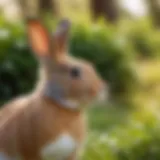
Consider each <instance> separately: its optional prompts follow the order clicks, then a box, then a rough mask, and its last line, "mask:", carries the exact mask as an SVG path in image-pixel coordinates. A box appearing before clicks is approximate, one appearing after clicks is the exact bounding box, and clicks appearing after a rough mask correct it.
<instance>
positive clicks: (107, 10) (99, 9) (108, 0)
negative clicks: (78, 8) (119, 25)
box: [91, 0, 119, 23]
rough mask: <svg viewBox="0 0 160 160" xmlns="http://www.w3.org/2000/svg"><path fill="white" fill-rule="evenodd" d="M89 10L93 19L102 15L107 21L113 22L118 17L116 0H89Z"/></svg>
mask: <svg viewBox="0 0 160 160" xmlns="http://www.w3.org/2000/svg"><path fill="white" fill-rule="evenodd" d="M91 11H92V15H93V18H94V19H98V18H99V17H101V16H102V17H104V18H105V19H106V20H107V21H109V22H111V23H115V22H116V21H117V20H118V18H119V11H118V5H117V3H116V0H91Z"/></svg>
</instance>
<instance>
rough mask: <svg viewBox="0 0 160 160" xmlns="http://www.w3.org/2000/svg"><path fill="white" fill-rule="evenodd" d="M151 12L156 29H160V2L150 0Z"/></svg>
mask: <svg viewBox="0 0 160 160" xmlns="http://www.w3.org/2000/svg"><path fill="white" fill-rule="evenodd" d="M148 2H149V10H150V13H151V15H152V18H153V22H154V24H155V26H156V27H160V1H159V0H148Z"/></svg>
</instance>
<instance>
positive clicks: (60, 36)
mask: <svg viewBox="0 0 160 160" xmlns="http://www.w3.org/2000/svg"><path fill="white" fill-rule="evenodd" d="M70 26H71V24H70V22H69V21H68V20H62V21H61V22H60V23H59V24H58V27H57V30H56V32H55V33H54V34H53V51H54V53H55V54H61V53H66V52H67V49H68V38H69V31H70Z"/></svg>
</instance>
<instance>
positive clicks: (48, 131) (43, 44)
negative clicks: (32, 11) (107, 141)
mask: <svg viewBox="0 0 160 160" xmlns="http://www.w3.org/2000/svg"><path fill="white" fill-rule="evenodd" d="M26 28H27V29H26V30H27V36H28V40H29V44H30V47H31V48H32V50H33V53H35V54H34V55H35V57H36V58H37V60H38V61H39V64H40V66H39V68H40V74H39V76H40V77H39V80H38V83H37V85H36V87H35V89H34V91H32V93H29V94H27V95H24V96H21V97H18V98H15V99H14V100H11V101H10V102H8V103H7V104H5V105H4V106H3V107H2V109H1V111H0V160H49V159H55V160H76V159H77V158H78V157H79V151H80V149H81V148H82V146H83V144H84V142H85V138H86V136H87V128H88V127H87V121H86V116H85V109H86V108H87V106H89V105H90V104H91V103H93V102H94V101H95V99H97V100H98V99H101V100H102V99H105V95H106V92H107V90H106V83H105V82H104V81H103V80H102V78H100V76H99V75H98V73H97V72H96V71H95V69H94V67H93V65H92V64H91V63H89V62H87V61H85V60H82V59H79V58H74V57H72V56H71V55H69V53H68V41H69V33H70V28H71V23H70V21H68V20H65V19H63V20H61V21H60V22H59V24H58V27H57V29H56V31H55V32H54V34H53V35H51V34H49V32H48V30H47V29H46V27H45V25H44V24H43V23H42V22H41V21H40V20H39V19H38V18H30V19H28V20H27V22H26ZM31 72H32V71H31Z"/></svg>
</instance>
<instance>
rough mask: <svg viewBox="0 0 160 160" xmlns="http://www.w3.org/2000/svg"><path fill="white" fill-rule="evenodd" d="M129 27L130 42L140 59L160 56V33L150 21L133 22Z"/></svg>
mask: <svg viewBox="0 0 160 160" xmlns="http://www.w3.org/2000/svg"><path fill="white" fill-rule="evenodd" d="M128 26H129V29H128V32H127V37H128V40H129V41H130V42H131V43H132V45H133V48H134V50H135V51H136V52H137V55H138V56H139V57H142V58H152V57H159V56H160V53H159V51H160V38H159V37H160V31H159V30H156V29H155V28H154V26H153V24H152V23H151V21H150V19H144V20H142V19H141V20H136V21H135V22H134V21H132V22H131V23H130V24H129V25H128Z"/></svg>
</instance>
